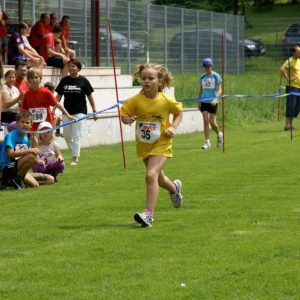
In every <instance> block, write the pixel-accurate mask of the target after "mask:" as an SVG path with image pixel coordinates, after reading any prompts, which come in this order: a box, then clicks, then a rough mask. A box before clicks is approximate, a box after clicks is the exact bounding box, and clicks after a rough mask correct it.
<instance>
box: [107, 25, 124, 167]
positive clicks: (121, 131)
mask: <svg viewBox="0 0 300 300" xmlns="http://www.w3.org/2000/svg"><path fill="white" fill-rule="evenodd" d="M108 29H109V40H110V53H111V60H112V64H113V69H114V79H115V91H116V98H117V99H116V100H117V103H119V93H118V83H117V74H116V64H115V51H114V46H113V40H112V33H111V24H110V20H108ZM118 117H119V125H120V134H121V144H122V155H123V164H124V169H126V157H125V148H124V140H123V130H122V122H121V115H120V107H119V106H118Z"/></svg>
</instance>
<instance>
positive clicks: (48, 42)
mask: <svg viewBox="0 0 300 300" xmlns="http://www.w3.org/2000/svg"><path fill="white" fill-rule="evenodd" d="M47 47H48V48H50V49H52V50H55V45H54V37H53V33H48V34H46V35H45V38H44V39H43V41H42V43H41V47H40V55H41V56H43V57H44V59H45V60H46V59H47V58H49V57H51V55H49V54H48V51H47Z"/></svg>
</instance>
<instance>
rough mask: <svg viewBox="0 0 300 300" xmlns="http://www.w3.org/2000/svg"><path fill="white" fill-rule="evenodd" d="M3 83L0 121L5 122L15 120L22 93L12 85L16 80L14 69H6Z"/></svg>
mask: <svg viewBox="0 0 300 300" xmlns="http://www.w3.org/2000/svg"><path fill="white" fill-rule="evenodd" d="M4 78H5V83H4V84H3V87H2V93H1V100H2V112H1V121H2V122H5V123H11V122H13V121H16V120H17V115H18V113H19V111H20V110H19V105H20V102H21V101H22V100H23V97H24V93H22V92H21V93H20V92H19V90H18V89H17V88H16V87H15V86H14V84H15V81H16V73H15V71H14V70H8V71H7V72H6V73H5V75H4Z"/></svg>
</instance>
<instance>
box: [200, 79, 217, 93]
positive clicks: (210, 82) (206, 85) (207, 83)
mask: <svg viewBox="0 0 300 300" xmlns="http://www.w3.org/2000/svg"><path fill="white" fill-rule="evenodd" d="M215 87H216V83H215V79H214V78H204V79H203V80H202V89H203V90H206V89H214V88H215Z"/></svg>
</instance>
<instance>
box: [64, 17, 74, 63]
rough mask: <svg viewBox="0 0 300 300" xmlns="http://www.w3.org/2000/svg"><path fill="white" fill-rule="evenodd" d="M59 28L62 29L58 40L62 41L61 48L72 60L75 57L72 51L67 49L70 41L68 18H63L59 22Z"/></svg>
mask: <svg viewBox="0 0 300 300" xmlns="http://www.w3.org/2000/svg"><path fill="white" fill-rule="evenodd" d="M60 26H61V28H62V32H61V36H60V39H61V41H62V47H63V49H64V50H65V52H66V55H67V56H68V57H69V58H70V59H73V58H75V57H76V53H75V51H74V50H72V49H70V47H69V39H70V17H69V16H63V17H62V19H61V21H60Z"/></svg>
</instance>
